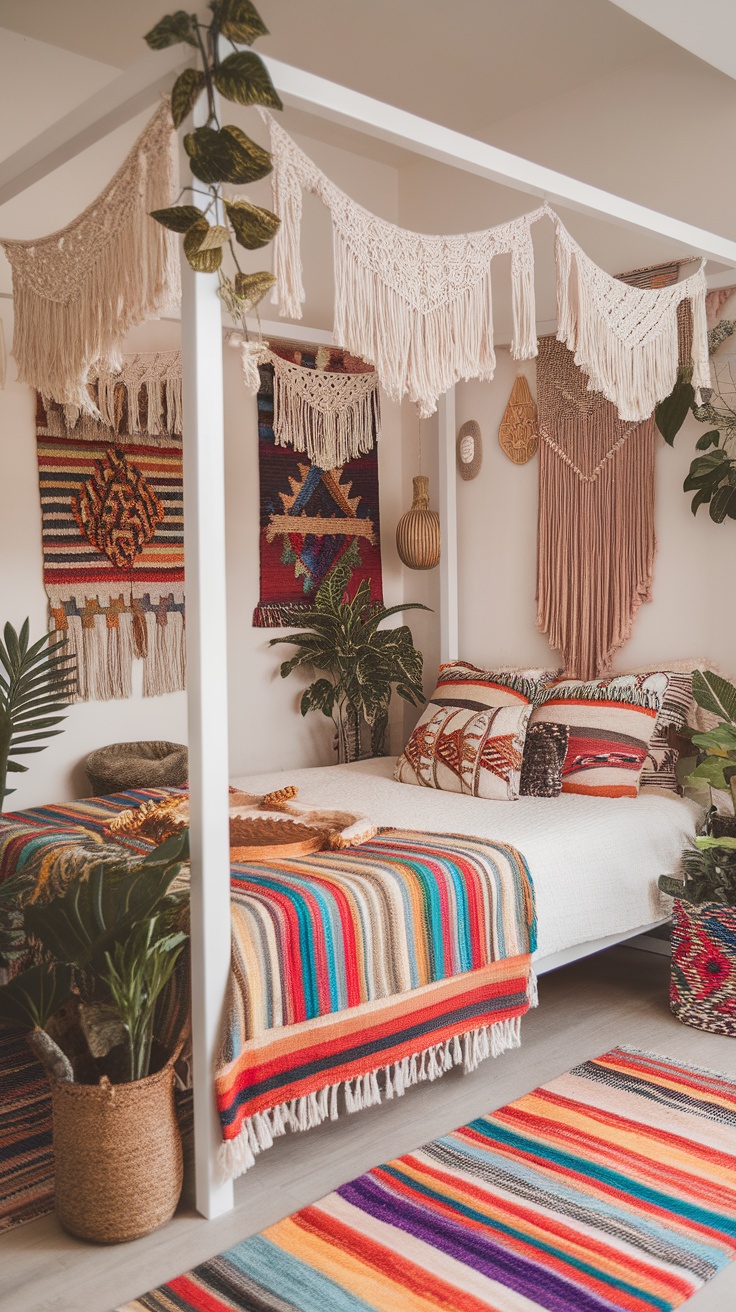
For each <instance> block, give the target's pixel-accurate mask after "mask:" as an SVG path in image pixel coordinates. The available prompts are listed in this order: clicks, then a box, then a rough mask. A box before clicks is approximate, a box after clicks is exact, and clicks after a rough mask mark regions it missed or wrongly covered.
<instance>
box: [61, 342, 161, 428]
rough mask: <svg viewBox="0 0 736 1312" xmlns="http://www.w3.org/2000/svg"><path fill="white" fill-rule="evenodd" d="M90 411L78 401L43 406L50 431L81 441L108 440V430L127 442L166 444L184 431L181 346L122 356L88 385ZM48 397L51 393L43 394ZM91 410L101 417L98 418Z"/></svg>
mask: <svg viewBox="0 0 736 1312" xmlns="http://www.w3.org/2000/svg"><path fill="white" fill-rule="evenodd" d="M87 390H88V392H89V396H90V400H91V402H92V404H93V406H94V413H93V414H89V413H88V412H87V411H81V410H80V409H79V407H78V406H72V405H67V406H64V407H63V409H62V408H60V407H59V406H58V405H53V404H49V405H48V407H47V418H48V423H49V425H50V426H51V427H50V428H49V433H50V434H52V435H53V436H54V437H72V438H75V439H79V440H80V441H83V442H104V441H105V440H109V436H110V432H109V430H110V429H112V430H113V431H114V432H115V433H122V434H124V435H125V441H126V443H132V444H136V443H137V442H141V443H143V445H145V446H152V445H156V444H161V445H164V446H165V445H167V444H170V443H171V440H172V438H173V439H174V440H175V441H179V440H180V439H181V435H182V386H181V351H151V352H145V353H144V352H138V353H136V354H135V355H126V356H123V361H122V365H121V367H120V369H116V370H114V371H112V370H105V371H104V372H102V373H100V374H98V375H97V376H96V377H95V378H93V379H92V380H91V382H90V383H89V384H88V389H87ZM44 400H45V401H46V402H50V398H44ZM95 414H99V416H100V418H99V419H96V418H95V417H94V415H95Z"/></svg>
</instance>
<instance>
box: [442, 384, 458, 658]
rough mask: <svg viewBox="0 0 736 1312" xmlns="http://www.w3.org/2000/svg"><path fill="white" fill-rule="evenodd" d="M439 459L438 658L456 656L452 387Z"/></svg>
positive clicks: (445, 405) (446, 400)
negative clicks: (440, 547) (440, 549)
mask: <svg viewBox="0 0 736 1312" xmlns="http://www.w3.org/2000/svg"><path fill="white" fill-rule="evenodd" d="M438 412H439V461H440V534H441V541H442V552H441V555H440V660H441V661H456V660H457V658H458V643H459V633H458V604H457V471H456V465H455V388H454V387H451V388H450V389H449V390H448V391H447V392H445V394H444V396H441V397H440V399H439V407H438Z"/></svg>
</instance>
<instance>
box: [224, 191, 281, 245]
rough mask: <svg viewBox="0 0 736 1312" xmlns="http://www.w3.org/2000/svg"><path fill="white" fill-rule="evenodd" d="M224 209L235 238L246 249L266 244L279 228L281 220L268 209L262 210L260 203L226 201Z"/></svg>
mask: <svg viewBox="0 0 736 1312" xmlns="http://www.w3.org/2000/svg"><path fill="white" fill-rule="evenodd" d="M225 210H226V212H227V217H228V219H229V220H230V222H231V224H232V227H233V232H234V233H235V240H236V241H237V242H238V243H239V245H241V246H244V247H245V249H246V250H248V251H255V250H258V249H259V247H261V246H267V245H268V243H269V242H270V241H271V239H272V238H273V237H275V236H276V233H277V232H278V230H279V225H280V223H281V220H280V219H279V218H277V216H276V215H275V214H272V213H271V211H270V210H264V209H262V208H261V206H260V205H251V203H250V201H247V200H235V201H226V203H225Z"/></svg>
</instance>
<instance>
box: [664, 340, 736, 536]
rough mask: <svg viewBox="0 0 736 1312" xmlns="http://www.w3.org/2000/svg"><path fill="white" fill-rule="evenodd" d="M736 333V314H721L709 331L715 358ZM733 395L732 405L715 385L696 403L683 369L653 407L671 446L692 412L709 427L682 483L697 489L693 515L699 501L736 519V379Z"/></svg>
mask: <svg viewBox="0 0 736 1312" xmlns="http://www.w3.org/2000/svg"><path fill="white" fill-rule="evenodd" d="M735 332H736V319H721V321H720V323H718V324H716V326H715V328H712V329H711V331H710V332H709V334H708V352H709V355H710V356H711V357H712V356H714V355H715V353H716V351H717V350H718V348H719V346H721V345H722V344H723V342H725V341H726V340H727V339H728V338H729V337H732V336H733V335H734V333H735ZM731 381H732V382H733V383H734V396H733V397H732V398H731V401H732V404H729V402H728V400H727V398H726V397H725V396H723V395H722V394H721V390H720V389H716V390H714V391H713V392H712V393H711V395H710V397H709V398H708V400H707V401H706V402H704V403H703V405H696V404H695V393H694V391H693V387H692V383H691V381H690V374H689V373H688V372H687V371H686V370H681V371H680V374H679V376H678V380H677V385H676V387H675V389H674V391H673V392H671V393H670V395H669V396H668V397H667V398H666V399H665V400H664V401H663V402H662V404H661V405H658V406H657V409H656V410H655V412H654V415H655V419H656V422H657V427H658V429H659V431H660V433H661V434H662V436H663V438H664V440H665V442H667V444H668V446H672V445H673V444H674V441H675V437H676V436H677V434H678V433H679V431H680V429H681V428H682V425H683V424H684V422H685V420H686V418H687V416H688V414H689V413H691V412H692V414H693V415H694V416H695V418H696V419H697V420H698V423H701V424H708V425H709V427H708V431H707V432H706V433H703V435H702V437H699V438H698V440H697V442H696V444H695V446H696V450H698V451H702V452H703V453H704V454H703V455H699V456H696V457H695V459H694V460H693V462H692V464H691V465H690V469H689V471H688V475H687V478H686V479H685V482H684V483H683V485H682V486H683V491H684V492H693V493H694V496H693V499H692V502H691V503H690V504H691V509H692V512H693V514H694V515H696V514H697V512H698V510H699V509H700V507H701V506H707V507H708V513H709V514H710V517H711V519H712V520H713V521H714V522H715V523H716V524H722V523H723V521H724V519H727V518H728V519H736V408H734V406H736V379H734V378H733V376H731Z"/></svg>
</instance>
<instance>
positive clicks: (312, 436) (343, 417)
mask: <svg viewBox="0 0 736 1312" xmlns="http://www.w3.org/2000/svg"><path fill="white" fill-rule="evenodd" d="M269 361H270V363H271V364H272V365H273V432H274V438H275V441H276V445H277V446H291V447H293V449H294V450H295V451H305V452H306V454H307V455H308V457H309V459H310V461H311V462H312V464H314V465H318V466H319V468H320V469H336V468H338V466H341V465H344V464H347V462H348V461H349V460H356V459H357V458H358V456H362V455H367V453H368V452H369V451H372V450H373V446H374V443H375V441H376V438H377V436H378V434H379V432H380V429H381V399H380V392H379V387H378V377H377V375H376V374H374V373H356V374H340V373H334V374H333V373H331V372H330V371H329V370H324V369H320V370H316V369H303V368H301V367H300V366H299V365H293V364H291V363H290V362H289V361H288V360H282V359H281V357H280V356H278V355H270V357H269ZM302 375H304V377H302Z"/></svg>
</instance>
